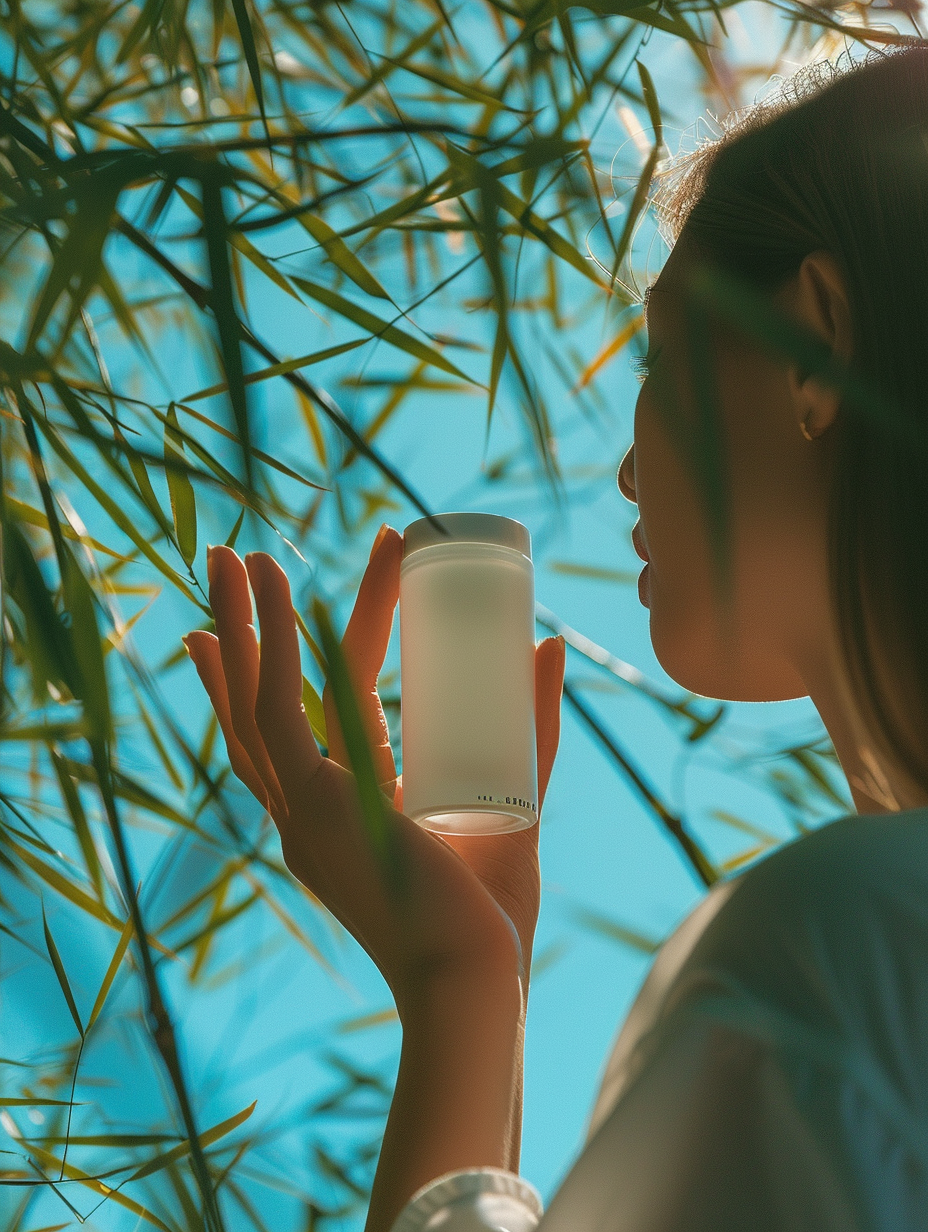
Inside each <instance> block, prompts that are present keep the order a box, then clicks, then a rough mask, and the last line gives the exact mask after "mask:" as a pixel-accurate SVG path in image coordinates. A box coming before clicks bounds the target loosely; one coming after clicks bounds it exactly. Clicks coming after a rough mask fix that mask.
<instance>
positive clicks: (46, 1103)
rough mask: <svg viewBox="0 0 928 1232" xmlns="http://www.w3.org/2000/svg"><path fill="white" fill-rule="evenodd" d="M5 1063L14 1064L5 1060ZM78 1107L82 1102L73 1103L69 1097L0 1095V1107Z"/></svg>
mask: <svg viewBox="0 0 928 1232" xmlns="http://www.w3.org/2000/svg"><path fill="white" fill-rule="evenodd" d="M5 1064H7V1065H10V1064H15V1063H14V1062H10V1061H5ZM52 1107H55V1108H71V1107H74V1108H78V1107H83V1105H82V1104H79V1103H73V1104H72V1102H71V1100H69V1099H31V1098H30V1099H11V1098H10V1097H9V1096H8V1095H3V1096H0V1108H52Z"/></svg>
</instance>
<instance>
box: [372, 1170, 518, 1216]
mask: <svg viewBox="0 0 928 1232" xmlns="http://www.w3.org/2000/svg"><path fill="white" fill-rule="evenodd" d="M541 1215H542V1204H541V1195H540V1194H539V1192H538V1190H537V1189H536V1188H535V1187H534V1185H530V1184H529V1182H528V1181H526V1180H525V1179H524V1178H523V1177H521V1176H518V1175H517V1174H516V1173H515V1172H509V1171H507V1170H506V1169H505V1168H468V1169H462V1170H461V1171H458V1172H447V1173H445V1175H444V1176H439V1177H436V1178H435V1180H433V1181H429V1182H428V1184H427V1185H423V1186H422V1188H421V1189H419V1190H417V1191H416V1193H414V1194H413V1196H412V1197H411V1198H410V1199H409V1201H408V1202H407V1203H406V1205H405V1206H404V1207H403V1209H402V1210H401V1211H400V1213H399V1216H398V1217H397V1220H396V1222H395V1223H394V1225H393V1227H392V1229H391V1232H425V1230H426V1229H432V1228H434V1229H435V1230H436V1232H437V1230H438V1229H439V1228H440V1229H441V1232H533V1229H534V1228H535V1227H536V1226H537V1224H538V1221H539V1220H540V1218H541Z"/></svg>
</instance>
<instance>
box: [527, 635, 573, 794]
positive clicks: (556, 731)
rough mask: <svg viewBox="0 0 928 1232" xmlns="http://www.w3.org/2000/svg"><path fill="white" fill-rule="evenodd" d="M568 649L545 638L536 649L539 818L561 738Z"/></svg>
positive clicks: (558, 640)
mask: <svg viewBox="0 0 928 1232" xmlns="http://www.w3.org/2000/svg"><path fill="white" fill-rule="evenodd" d="M566 657H567V646H566V644H565V642H564V639H563V637H546V638H545V639H544V641H543V642H539V644H538V645H537V646H536V647H535V738H536V744H537V750H538V815H539V817H540V816H541V806H542V804H543V803H544V798H545V792H546V791H547V788H548V780H549V779H550V777H551V770H552V767H553V766H554V758H555V756H556V754H557V746H558V742H559V740H560V735H561V692H562V690H563V686H564V664H565V661H566Z"/></svg>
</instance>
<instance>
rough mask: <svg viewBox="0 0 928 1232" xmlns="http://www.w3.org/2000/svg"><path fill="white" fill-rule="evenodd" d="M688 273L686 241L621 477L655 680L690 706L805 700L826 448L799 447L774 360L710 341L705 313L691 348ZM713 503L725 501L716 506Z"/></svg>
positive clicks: (669, 279)
mask: <svg viewBox="0 0 928 1232" xmlns="http://www.w3.org/2000/svg"><path fill="white" fill-rule="evenodd" d="M692 268H693V264H692V257H691V256H690V255H689V254H688V252H687V250H686V247H685V244H684V243H683V241H682V240H681V241H680V242H678V244H677V246H676V247H675V248H674V250H673V252H672V253H671V255H670V257H669V259H668V261H667V263H666V265H665V267H664V269H663V271H662V273H661V275H660V277H659V279H658V280H657V282H656V283H655V285H654V287H653V288H652V290H651V293H650V296H649V299H648V303H647V310H646V311H647V329H648V358H649V360H650V363H649V364H648V374H647V376H646V378H645V380H644V383H643V384H642V388H641V393H640V394H639V396H638V401H637V404H636V407H635V436H634V444H633V446H632V448H631V449H630V450H629V452H628V454H627V455H626V457H625V459H624V460H623V462H622V465H621V467H620V468H619V474H618V483H619V490H620V491H621V492H622V494H623V495H624V496H626V497H627V498H628V499H629V500H631V501H634V502H635V503H636V504H637V505H638V510H639V522H638V524H637V526H636V527H635V530H634V532H633V542H634V543H635V547H636V550H638V551H639V552H640V554H643V555H644V556H645V557H646V558H647V559H648V561H649V564H648V565H647V567H646V569H645V571H644V577H643V579H642V582H641V584H640V593H641V598H642V602H643V603H645V605H646V606H647V607H648V608H649V609H650V626H651V640H652V643H653V646H654V651H655V654H656V655H657V658H658V660H659V661H660V663H661V665H662V667H663V668H664V670H665V671H666V672H667V673H668V674H669V675H670V676H671V677H672V678H673V679H674V680H676V681H677V682H678V683H679V684H680V685H682V686H683V687H684V688H686V689H689V690H691V691H692V692H695V693H699V694H702V695H704V696H708V697H715V698H720V699H723V700H732V701H777V700H782V699H785V698H790V697H801V696H804V695H805V694H806V693H807V692H808V691H809V690H808V688H807V687H806V685H805V683H804V680H803V675H802V674H801V667H800V665H801V664H802V663H803V662H805V661H806V660H807V659H808V656H809V655H810V654H811V655H814V654H816V653H818V652H820V649H821V644H822V643H821V639H822V636H823V635H824V634H825V633H826V626H827V624H828V600H827V594H828V583H827V552H826V543H827V534H826V531H827V476H826V472H825V460H826V454H827V446H826V445H824V444H823V443H822V442H815V443H810V442H809V441H807V440H805V439H804V437H803V435H802V431H801V430H800V427H799V423H800V421H801V419H802V407H801V406H799V405H797V385H796V381H795V379H793V380H790V378H789V375H788V370H787V367H786V365H785V364H784V362H783V361H782V360H776V359H774V358H773V357H771V356H769V355H767V354H765V353H763V352H762V351H761V350H760V348H759V347H757V346H756V345H755V344H753V343H752V342H751V340H750V339H748V338H746V337H744V336H741V335H738V334H737V333H735V332H734V331H733V330H730V329H727V328H723V327H721V326H718V325H716V326H714V327H712V328H711V329H710V328H709V326H708V323H707V318H706V316H705V312H704V310H702V309H699V308H693V309H691V313H696V314H701V315H697V316H696V317H695V320H696V323H697V329H696V332H695V333H694V330H693V328H692V327H691V325H690V324H689V322H691V321H693V320H694V317H693V316H692V315H688V312H687V295H686V288H687V285H688V275H689V273H690V272H691V270H692ZM791 297H792V288H791V286H790V284H785V285H784V287H783V288H781V290H780V291H778V292H777V295H776V296H775V299H777V300H778V301H779V302H780V303H781V305H782V306H783V307H784V308H786V309H787V310H789V307H790V303H791ZM690 302H692V301H690ZM697 348H698V349H697ZM697 356H698V357H699V359H698V360H697ZM707 378H708V381H709V383H708V386H707V385H706V383H705V382H706V380H707ZM700 381H701V382H702V384H701V385H700V384H699V383H698V382H700ZM697 389H707V391H708V396H709V397H710V398H711V399H712V402H711V405H714V406H715V408H716V413H715V416H714V418H715V422H716V424H717V425H718V434H717V437H716V438H715V441H713V438H712V436H711V435H709V434H707V433H706V431H705V430H704V428H703V429H701V428H700V424H701V423H702V424H703V425H704V424H705V422H706V416H705V414H703V416H702V419H700V411H699V407H700V403H699V401H698V399H697V397H696V392H695V391H696V390H697ZM702 405H703V406H705V402H703V404H702ZM710 422H711V420H710ZM716 441H717V444H716ZM713 474H714V476H715V478H714V479H713V478H712V476H713ZM707 476H708V477H709V479H708V481H707ZM713 488H714V491H715V493H716V494H718V493H719V492H724V494H725V496H724V499H723V501H722V503H721V504H719V503H718V496H717V495H716V498H715V500H716V503H715V505H714V506H713V504H712V490H713ZM713 508H714V509H715V511H716V516H717V517H718V518H721V519H723V524H724V525H726V526H727V527H728V532H729V538H728V547H727V550H726V560H727V562H728V564H729V567H730V568H729V572H730V579H731V586H730V589H729V590H728V591H727V592H723V591H722V590H721V589H720V582H719V579H718V577H717V576H716V575H715V573H714V570H713V557H712V551H711V544H712V539H711V537H710V530H709V527H710V525H711V523H710V517H711V516H712V512H711V511H712V510H713Z"/></svg>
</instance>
